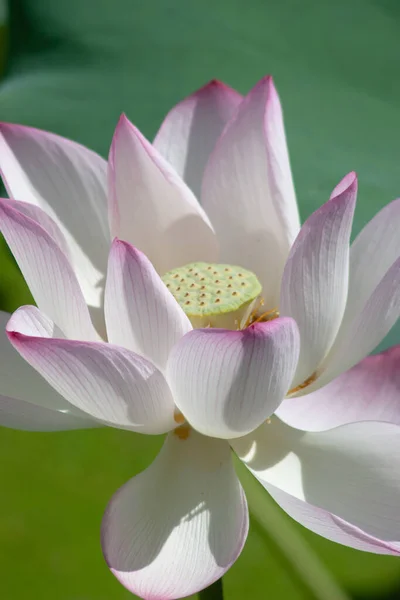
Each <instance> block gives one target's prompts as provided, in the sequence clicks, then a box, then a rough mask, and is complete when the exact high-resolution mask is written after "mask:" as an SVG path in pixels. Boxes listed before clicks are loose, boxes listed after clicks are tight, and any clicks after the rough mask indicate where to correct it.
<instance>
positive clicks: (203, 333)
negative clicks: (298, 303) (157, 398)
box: [167, 319, 299, 438]
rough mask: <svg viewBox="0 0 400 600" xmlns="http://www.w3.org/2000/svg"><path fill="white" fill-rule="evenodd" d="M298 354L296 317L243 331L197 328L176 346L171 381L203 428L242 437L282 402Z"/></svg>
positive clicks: (170, 365)
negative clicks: (294, 319)
mask: <svg viewBox="0 0 400 600" xmlns="http://www.w3.org/2000/svg"><path fill="white" fill-rule="evenodd" d="M298 353H299V336H298V331H297V327H296V324H295V322H294V321H293V320H292V319H275V320H274V321H269V322H266V323H257V324H255V325H251V326H250V327H248V328H247V329H245V330H243V331H228V330H225V329H195V330H193V331H192V332H190V333H188V334H187V335H185V336H184V337H183V338H182V339H181V340H180V341H179V342H178V343H177V344H176V345H175V346H174V348H173V349H172V352H171V356H170V359H169V361H168V370H167V373H168V380H169V382H170V385H171V389H172V391H173V393H174V397H175V403H176V405H177V407H178V408H179V410H180V411H182V413H183V414H184V416H185V417H186V419H187V420H188V421H189V423H190V424H191V425H192V426H193V427H195V429H197V431H200V432H201V433H203V434H205V435H210V436H213V437H220V438H233V437H238V436H241V435H244V434H245V433H248V432H249V431H252V430H253V429H255V428H256V427H258V426H259V425H260V424H261V423H262V422H263V421H264V420H265V419H267V418H268V417H269V416H270V415H271V414H272V413H273V412H274V411H275V410H276V408H277V407H278V406H279V404H280V403H281V401H282V399H283V398H284V396H285V394H286V392H287V391H288V388H289V385H290V382H291V380H292V377H293V374H294V371H295V369H296V363H297V359H298Z"/></svg>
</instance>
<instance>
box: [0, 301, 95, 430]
mask: <svg viewBox="0 0 400 600" xmlns="http://www.w3.org/2000/svg"><path fill="white" fill-rule="evenodd" d="M9 318H10V315H9V314H8V313H5V312H2V311H0V353H1V361H0V394H1V395H0V425H1V426H3V427H11V428H12V429H23V430H27V431H62V430H66V429H86V428H88V427H98V426H99V424H98V423H96V421H94V420H93V419H91V418H90V417H88V416H87V415H85V414H84V413H82V412H81V411H79V410H78V409H77V408H75V407H74V406H72V405H71V404H69V402H67V401H66V400H65V399H64V398H62V396H60V395H59V394H57V392H56V391H55V390H53V388H51V387H50V386H49V385H48V384H47V383H46V381H45V380H44V379H43V378H42V377H41V376H40V375H39V374H38V373H37V372H36V371H35V370H34V369H32V367H31V366H29V365H28V363H27V362H25V361H24V360H23V359H22V358H21V357H20V356H19V354H18V352H16V351H15V349H14V348H13V347H12V345H11V344H10V342H9V341H8V339H7V336H6V334H5V327H6V323H7V321H8V320H9Z"/></svg>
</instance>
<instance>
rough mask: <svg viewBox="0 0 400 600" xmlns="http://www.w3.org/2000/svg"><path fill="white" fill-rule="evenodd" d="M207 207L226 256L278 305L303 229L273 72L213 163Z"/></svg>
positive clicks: (246, 103)
mask: <svg viewBox="0 0 400 600" xmlns="http://www.w3.org/2000/svg"><path fill="white" fill-rule="evenodd" d="M202 205H203V206H204V208H205V210H206V211H207V214H208V215H209V217H210V219H211V222H212V224H213V226H214V228H215V231H216V233H217V236H218V241H219V242H220V247H221V260H220V262H226V263H230V264H233V265H240V266H243V267H246V268H247V269H250V270H251V271H254V272H255V273H256V275H257V277H258V278H259V279H260V282H261V284H262V286H263V296H264V298H265V305H266V307H267V308H268V309H272V308H274V307H276V306H278V300H279V286H280V281H281V276H282V271H283V267H284V264H285V260H286V258H287V255H288V253H289V249H290V246H291V245H292V243H293V240H294V239H295V237H296V235H297V233H298V231H299V228H300V222H299V215H298V210H297V204H296V197H295V192H294V187H293V181H292V175H291V170H290V164H289V156H288V150H287V146H286V138H285V131H284V126H283V117H282V109H281V106H280V102H279V97H278V94H277V92H276V89H275V87H274V84H273V81H272V78H271V77H266V78H264V79H262V80H261V81H260V82H259V83H258V84H257V85H256V86H255V87H254V88H253V89H252V90H251V91H250V93H249V94H248V95H247V96H246V97H245V99H244V100H243V102H242V103H241V105H240V107H239V109H238V111H237V112H236V113H235V116H234V117H233V118H232V120H231V121H230V122H229V123H228V125H227V126H226V128H225V130H224V132H223V134H222V135H221V137H220V139H219V140H218V142H217V145H216V147H215V150H214V152H213V153H212V155H211V157H210V159H209V162H208V164H207V167H206V170H205V173H204V181H203V188H202Z"/></svg>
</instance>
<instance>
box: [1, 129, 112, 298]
mask: <svg viewBox="0 0 400 600" xmlns="http://www.w3.org/2000/svg"><path fill="white" fill-rule="evenodd" d="M0 172H1V175H2V177H3V180H4V183H5V186H6V188H7V191H8V193H9V195H10V197H11V198H16V199H17V200H24V201H26V202H28V203H30V204H34V205H36V206H39V207H40V208H42V209H43V210H44V211H45V212H46V213H47V214H48V215H50V216H51V217H52V218H53V219H54V221H55V222H56V223H57V224H58V225H59V227H60V228H61V230H62V232H63V233H64V235H65V237H66V240H67V243H68V247H69V249H70V253H71V257H72V264H73V266H74V269H75V271H76V273H77V276H78V280H79V283H80V284H81V286H82V289H83V292H84V295H85V299H86V301H87V303H88V304H90V305H93V306H100V304H101V301H102V285H101V284H102V279H103V274H104V272H105V267H106V260H107V251H108V245H109V233H108V224H107V196H106V191H107V183H106V174H107V163H106V161H105V160H103V159H102V158H101V157H100V156H98V155H97V154H95V153H94V152H91V151H90V150H88V149H87V148H84V147H83V146H81V145H79V144H76V143H74V142H71V141H70V140H67V139H65V138H62V137H59V136H57V135H53V134H51V133H47V132H45V131H40V130H38V129H32V128H30V127H22V126H21V125H11V124H8V123H0Z"/></svg>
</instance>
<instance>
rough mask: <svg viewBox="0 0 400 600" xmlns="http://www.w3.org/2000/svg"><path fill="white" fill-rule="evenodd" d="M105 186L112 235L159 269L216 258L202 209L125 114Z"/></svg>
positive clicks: (116, 134) (115, 143)
mask: <svg viewBox="0 0 400 600" xmlns="http://www.w3.org/2000/svg"><path fill="white" fill-rule="evenodd" d="M109 187H110V223H111V232H112V235H113V236H117V237H119V238H121V239H124V240H126V241H128V242H132V243H133V244H134V245H135V246H136V247H138V248H140V250H142V251H143V252H144V253H145V254H146V255H147V256H148V257H149V259H150V260H151V262H152V263H153V264H154V266H155V267H156V269H157V271H158V272H159V273H163V272H165V271H168V270H170V269H173V268H176V267H179V266H182V265H184V264H187V263H190V262H193V261H197V260H204V261H205V262H216V260H217V246H216V238H215V234H214V231H213V230H212V227H211V225H210V223H209V221H208V218H207V216H206V215H205V213H204V211H203V209H202V208H201V206H200V205H199V204H198V202H197V200H196V198H195V197H194V196H193V194H192V192H191V191H190V190H189V188H188V187H187V186H186V185H185V183H184V182H183V181H182V180H181V179H180V177H179V176H178V175H177V173H175V171H174V170H173V169H172V167H171V166H170V165H169V164H168V163H167V162H166V161H165V160H164V159H163V158H162V156H161V155H160V154H159V153H158V152H157V150H156V149H155V148H154V147H153V146H152V145H151V144H150V142H148V141H147V140H146V139H145V138H144V137H143V136H142V134H141V133H140V132H139V131H138V130H137V129H136V127H134V126H133V125H132V123H131V122H130V121H129V120H128V119H127V118H126V117H125V116H124V115H123V116H122V117H121V119H120V121H119V123H118V125H117V129H116V130H115V134H114V139H113V142H112V146H111V150H110V162H109Z"/></svg>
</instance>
